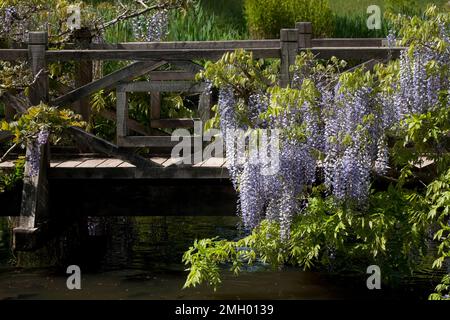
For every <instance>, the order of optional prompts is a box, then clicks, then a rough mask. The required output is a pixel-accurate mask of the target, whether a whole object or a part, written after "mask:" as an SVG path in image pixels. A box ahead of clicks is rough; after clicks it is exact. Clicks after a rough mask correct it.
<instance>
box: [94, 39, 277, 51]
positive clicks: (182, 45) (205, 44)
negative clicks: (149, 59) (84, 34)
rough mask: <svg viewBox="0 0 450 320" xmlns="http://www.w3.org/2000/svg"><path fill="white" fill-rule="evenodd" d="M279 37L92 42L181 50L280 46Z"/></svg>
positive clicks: (103, 47)
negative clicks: (114, 42)
mask: <svg viewBox="0 0 450 320" xmlns="http://www.w3.org/2000/svg"><path fill="white" fill-rule="evenodd" d="M279 47H280V40H279V39H268V40H225V41H176V42H124V43H117V44H104V43H100V44H91V46H90V48H91V49H93V50H117V49H121V50H179V49H238V48H244V49H251V48H279Z"/></svg>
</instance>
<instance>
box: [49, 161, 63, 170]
mask: <svg viewBox="0 0 450 320" xmlns="http://www.w3.org/2000/svg"><path fill="white" fill-rule="evenodd" d="M62 162H63V161H55V160H52V161H50V168H55V167H57V166H58V165H60V164H61V163H62Z"/></svg>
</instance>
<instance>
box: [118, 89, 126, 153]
mask: <svg viewBox="0 0 450 320" xmlns="http://www.w3.org/2000/svg"><path fill="white" fill-rule="evenodd" d="M116 112H117V145H119V146H120V142H121V139H122V138H124V137H126V136H127V135H128V127H127V120H128V97H127V93H126V92H125V91H119V90H117V106H116Z"/></svg>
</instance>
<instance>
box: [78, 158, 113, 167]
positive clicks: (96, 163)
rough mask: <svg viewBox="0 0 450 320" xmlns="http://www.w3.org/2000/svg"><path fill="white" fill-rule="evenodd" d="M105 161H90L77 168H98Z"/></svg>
mask: <svg viewBox="0 0 450 320" xmlns="http://www.w3.org/2000/svg"><path fill="white" fill-rule="evenodd" d="M105 161H106V160H105V159H88V160H86V161H84V162H82V163H80V164H79V165H78V166H77V168H96V167H97V166H99V165H100V164H102V163H103V162H105Z"/></svg>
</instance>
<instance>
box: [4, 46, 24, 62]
mask: <svg viewBox="0 0 450 320" xmlns="http://www.w3.org/2000/svg"><path fill="white" fill-rule="evenodd" d="M0 60H1V61H17V60H28V49H0Z"/></svg>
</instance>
